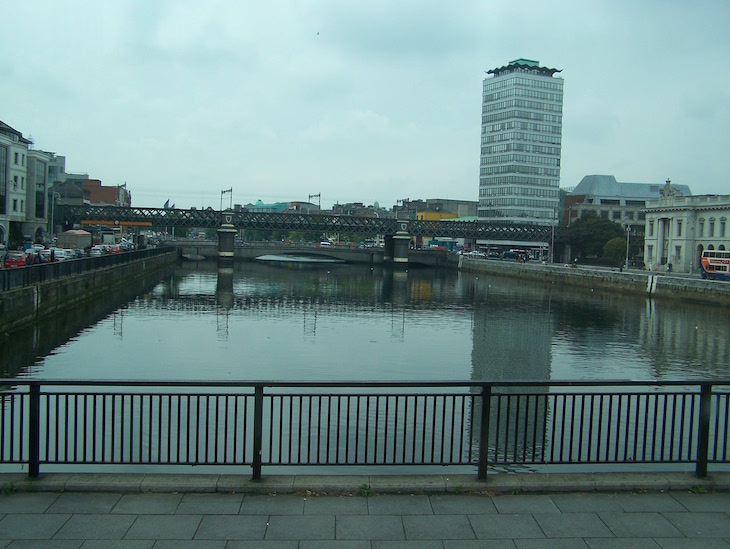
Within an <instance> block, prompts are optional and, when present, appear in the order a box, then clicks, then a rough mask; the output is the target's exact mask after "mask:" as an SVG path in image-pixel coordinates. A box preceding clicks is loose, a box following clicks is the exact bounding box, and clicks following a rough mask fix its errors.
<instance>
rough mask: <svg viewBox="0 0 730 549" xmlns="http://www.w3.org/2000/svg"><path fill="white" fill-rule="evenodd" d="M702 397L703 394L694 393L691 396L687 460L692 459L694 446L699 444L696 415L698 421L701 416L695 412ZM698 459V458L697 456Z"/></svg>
mask: <svg viewBox="0 0 730 549" xmlns="http://www.w3.org/2000/svg"><path fill="white" fill-rule="evenodd" d="M698 396H699V397H700V399H701V398H702V395H701V394H700V395H696V394H693V395H691V397H690V414H689V417H690V420H689V422H688V423H689V429H688V431H689V432H688V433H687V457H686V460H687V461H692V447H693V446H695V445H696V444H697V438H696V437H695V417H696V418H697V421H698V423H699V420H700V418H699V416H698V415H696V414H695V408H696V407H697V397H698ZM695 459H696V458H695Z"/></svg>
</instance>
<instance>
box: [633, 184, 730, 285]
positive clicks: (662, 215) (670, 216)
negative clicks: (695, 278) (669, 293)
mask: <svg viewBox="0 0 730 549" xmlns="http://www.w3.org/2000/svg"><path fill="white" fill-rule="evenodd" d="M676 187H679V185H677V186H676ZM674 188H675V186H674V185H671V186H670V185H669V184H667V185H666V186H665V187H664V188H663V190H664V192H663V194H662V195H661V196H659V197H658V198H657V199H656V200H652V201H650V202H648V203H647V205H646V234H645V236H644V263H645V265H646V268H647V269H649V270H655V269H659V268H665V267H664V266H666V265H667V264H669V263H671V264H672V271H675V272H680V273H698V272H699V265H700V258H701V257H702V252H703V251H705V250H730V229H729V228H728V219H730V195H697V196H682V195H681V194H679V193H677V192H674Z"/></svg>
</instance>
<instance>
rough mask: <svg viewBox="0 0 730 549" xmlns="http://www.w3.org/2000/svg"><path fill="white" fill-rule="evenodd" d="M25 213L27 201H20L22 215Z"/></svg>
mask: <svg viewBox="0 0 730 549" xmlns="http://www.w3.org/2000/svg"><path fill="white" fill-rule="evenodd" d="M24 211H25V200H21V201H20V213H23V212H24Z"/></svg>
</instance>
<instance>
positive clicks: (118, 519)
mask: <svg viewBox="0 0 730 549" xmlns="http://www.w3.org/2000/svg"><path fill="white" fill-rule="evenodd" d="M136 518H137V517H136V516H135V515H108V514H105V515H90V514H86V515H73V516H72V517H71V518H70V519H68V521H67V522H66V523H65V524H64V525H63V527H62V528H61V529H60V530H59V531H58V533H57V534H56V535H55V536H54V539H80V540H87V539H96V540H100V539H104V540H111V539H118V540H120V539H122V538H124V534H126V533H127V531H128V530H129V527H130V526H131V525H132V523H133V522H134V521H135V519H136Z"/></svg>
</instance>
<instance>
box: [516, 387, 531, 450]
mask: <svg viewBox="0 0 730 549" xmlns="http://www.w3.org/2000/svg"><path fill="white" fill-rule="evenodd" d="M524 397H525V422H524V425H523V426H522V431H523V434H522V461H523V462H525V461H527V446H528V443H529V438H528V435H529V434H530V395H529V394H525V395H524ZM518 417H519V414H518Z"/></svg>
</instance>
